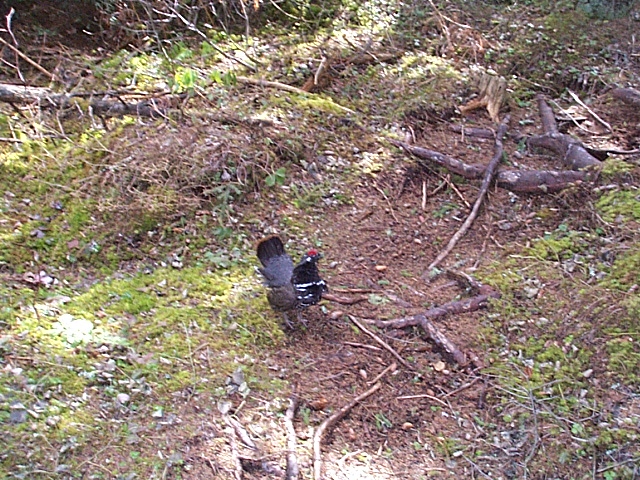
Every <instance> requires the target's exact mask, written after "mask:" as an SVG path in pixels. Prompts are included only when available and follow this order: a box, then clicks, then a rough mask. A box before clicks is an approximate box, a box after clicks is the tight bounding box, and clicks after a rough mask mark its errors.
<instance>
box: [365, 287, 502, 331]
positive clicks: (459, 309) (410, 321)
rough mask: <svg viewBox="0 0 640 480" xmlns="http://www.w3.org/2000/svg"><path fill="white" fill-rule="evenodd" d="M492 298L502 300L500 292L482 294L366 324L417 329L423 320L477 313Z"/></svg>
mask: <svg viewBox="0 0 640 480" xmlns="http://www.w3.org/2000/svg"><path fill="white" fill-rule="evenodd" d="M491 298H500V294H499V293H498V292H492V293H481V294H480V295H476V296H474V297H471V298H465V299H464V300H456V301H455V302H449V303H445V304H444V305H440V306H439V307H433V308H430V309H429V310H427V311H426V312H422V313H420V314H417V315H413V316H410V317H401V318H395V319H393V320H367V321H366V322H367V323H370V324H372V325H375V326H376V327H380V328H406V327H415V326H418V325H420V323H421V322H422V318H426V319H428V320H430V321H432V320H437V319H439V318H443V317H446V316H448V315H455V314H459V313H468V312H475V311H476V310H479V309H481V308H484V307H486V306H487V302H488V301H489V299H491Z"/></svg>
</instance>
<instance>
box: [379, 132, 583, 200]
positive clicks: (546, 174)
mask: <svg viewBox="0 0 640 480" xmlns="http://www.w3.org/2000/svg"><path fill="white" fill-rule="evenodd" d="M389 142H390V143H392V144H393V145H395V146H396V147H400V148H402V149H404V150H405V151H406V152H408V153H410V154H411V155H414V156H415V157H417V158H418V159H419V163H421V164H422V165H424V166H427V167H428V166H429V164H427V163H426V162H420V160H427V161H429V162H431V163H435V164H436V165H439V166H441V167H444V168H446V169H447V170H449V171H451V172H453V173H455V174H457V175H460V176H461V177H464V178H466V179H468V180H475V179H479V178H482V176H483V174H484V172H485V170H486V168H487V167H486V166H485V165H479V164H475V165H470V164H468V163H464V162H462V161H460V160H457V159H455V158H453V157H449V156H447V155H444V154H442V153H440V152H436V151H434V150H429V149H426V148H422V147H415V146H413V145H409V144H408V143H404V142H400V141H398V140H393V139H389ZM589 178H590V176H589V174H588V173H587V172H584V171H580V172H576V171H573V170H567V171H556V170H523V171H520V170H500V171H498V173H497V175H496V184H497V185H498V187H500V188H504V189H506V190H510V191H512V192H518V193H555V192H559V191H561V190H564V189H566V188H568V187H572V186H574V185H576V184H579V183H581V182H584V181H587V180H589Z"/></svg>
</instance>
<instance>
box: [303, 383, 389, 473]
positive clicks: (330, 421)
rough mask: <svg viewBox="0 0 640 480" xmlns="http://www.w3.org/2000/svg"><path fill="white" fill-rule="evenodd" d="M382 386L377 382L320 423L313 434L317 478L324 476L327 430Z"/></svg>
mask: <svg viewBox="0 0 640 480" xmlns="http://www.w3.org/2000/svg"><path fill="white" fill-rule="evenodd" d="M380 387H382V384H381V383H376V384H375V385H374V386H373V387H371V388H370V389H369V390H367V391H366V392H364V393H363V394H361V395H358V396H357V397H356V398H354V399H353V400H352V401H351V402H349V403H348V404H347V405H345V406H344V407H342V408H341V409H340V410H338V411H337V412H336V413H334V414H333V415H331V416H330V417H329V418H327V419H326V420H325V421H324V422H322V423H321V424H320V426H319V427H318V429H317V430H316V433H315V435H314V436H313V478H314V479H315V480H320V478H321V476H322V450H321V445H322V437H323V436H324V433H325V431H327V430H328V429H330V428H333V426H334V425H335V424H336V423H337V422H338V421H339V420H340V419H342V418H343V417H344V416H345V415H346V414H347V413H349V411H350V410H351V409H352V408H353V407H355V406H356V405H357V404H358V403H360V402H362V401H363V400H365V399H366V398H368V397H370V396H371V395H373V394H374V393H375V392H377V391H378V390H380Z"/></svg>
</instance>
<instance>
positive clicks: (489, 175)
mask: <svg viewBox="0 0 640 480" xmlns="http://www.w3.org/2000/svg"><path fill="white" fill-rule="evenodd" d="M509 119H510V117H509V115H507V116H506V117H504V120H502V123H500V126H499V127H498V132H497V133H496V138H495V152H494V154H493V158H492V159H491V161H490V162H489V165H488V166H487V169H486V170H485V174H484V178H483V179H482V185H481V186H480V193H478V198H476V201H475V203H474V204H473V208H472V209H471V213H469V216H468V217H467V219H466V220H465V221H464V223H463V224H462V225H461V226H460V228H459V229H458V231H457V232H456V233H455V234H454V235H453V237H451V240H449V243H448V244H447V246H446V247H445V248H444V250H442V251H441V252H440V253H439V254H438V256H437V257H436V258H435V260H434V261H433V262H431V264H430V265H429V266H428V267H427V272H429V271H431V270H432V269H434V268H435V267H437V266H438V265H439V264H440V262H442V260H444V259H445V258H446V257H447V255H449V254H450V253H451V251H452V250H453V249H454V248H455V246H456V244H457V243H458V241H459V240H460V239H461V238H462V237H463V236H464V235H465V233H467V231H468V230H469V228H471V224H472V223H473V222H474V220H475V219H476V217H477V216H478V212H479V211H480V206H481V205H482V202H483V201H484V197H486V195H487V191H488V190H489V185H491V182H492V181H493V177H494V176H495V171H496V169H497V168H498V164H499V163H500V160H501V159H502V152H503V151H504V148H503V145H502V138H503V137H504V135H505V134H506V133H507V128H508V126H509Z"/></svg>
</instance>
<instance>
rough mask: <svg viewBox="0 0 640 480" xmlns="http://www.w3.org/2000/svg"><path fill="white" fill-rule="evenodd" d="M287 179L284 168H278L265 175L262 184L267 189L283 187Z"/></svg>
mask: <svg viewBox="0 0 640 480" xmlns="http://www.w3.org/2000/svg"><path fill="white" fill-rule="evenodd" d="M286 178H287V169H286V168H284V167H280V168H279V169H277V170H276V171H275V172H273V173H271V174H269V175H267V178H265V179H264V183H266V185H267V186H268V187H274V186H276V185H284V182H285V180H286Z"/></svg>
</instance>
